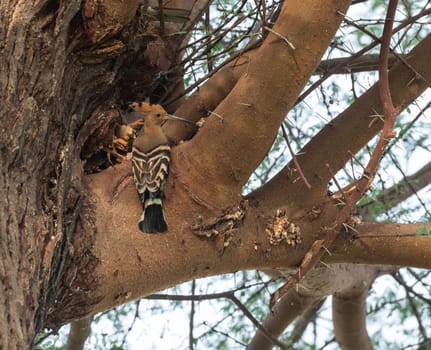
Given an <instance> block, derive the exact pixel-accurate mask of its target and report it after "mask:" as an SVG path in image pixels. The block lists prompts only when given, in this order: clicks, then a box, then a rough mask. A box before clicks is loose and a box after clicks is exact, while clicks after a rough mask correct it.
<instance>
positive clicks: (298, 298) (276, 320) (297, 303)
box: [247, 289, 316, 350]
mask: <svg viewBox="0 0 431 350" xmlns="http://www.w3.org/2000/svg"><path fill="white" fill-rule="evenodd" d="M315 301H316V298H315V297H308V296H304V295H301V294H299V293H298V292H296V291H295V290H294V289H291V290H290V291H289V292H288V293H287V294H286V295H285V296H284V297H283V298H282V299H281V300H280V302H279V303H278V304H277V305H276V307H275V308H274V310H273V311H272V312H270V313H269V314H268V316H267V317H266V318H265V320H264V321H263V323H262V326H263V327H265V329H267V330H268V332H270V333H271V334H273V335H274V336H275V337H279V336H280V335H281V334H282V332H283V331H284V330H285V329H286V328H287V326H288V325H289V324H290V323H291V322H293V321H294V320H295V319H296V318H297V317H298V316H299V315H301V314H302V313H303V312H304V310H306V309H307V308H308V307H309V306H310V305H312V304H313V303H314V302H315ZM272 347H273V343H272V342H271V341H269V340H268V338H267V337H265V336H264V335H263V334H262V332H261V331H257V332H256V334H255V335H254V337H253V339H252V340H251V342H250V343H249V345H248V347H247V349H248V350H270V349H272Z"/></svg>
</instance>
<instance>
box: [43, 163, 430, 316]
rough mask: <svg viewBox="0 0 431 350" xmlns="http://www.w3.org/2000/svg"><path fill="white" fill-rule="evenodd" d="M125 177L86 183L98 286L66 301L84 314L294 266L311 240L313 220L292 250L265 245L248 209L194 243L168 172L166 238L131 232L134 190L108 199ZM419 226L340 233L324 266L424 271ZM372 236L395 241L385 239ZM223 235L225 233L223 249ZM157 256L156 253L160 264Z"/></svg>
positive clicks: (183, 197)
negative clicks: (187, 284) (199, 282)
mask: <svg viewBox="0 0 431 350" xmlns="http://www.w3.org/2000/svg"><path fill="white" fill-rule="evenodd" d="M128 173H130V164H128V162H124V164H122V165H121V166H115V167H113V168H111V169H108V170H106V171H104V172H102V173H99V174H95V175H91V176H89V177H88V178H87V188H88V190H89V191H91V192H90V193H91V194H92V195H91V198H92V199H93V201H94V210H95V212H94V213H93V214H94V216H95V218H96V222H95V226H96V227H97V228H98V232H99V234H98V235H97V238H96V242H95V246H94V248H93V253H94V254H95V255H96V256H97V257H98V259H99V260H100V262H101V264H100V265H98V267H97V269H96V270H95V271H93V273H92V276H93V277H94V278H96V279H97V281H98V284H95V285H93V290H90V291H87V292H86V293H80V289H79V286H75V287H74V289H73V290H70V291H67V297H68V298H67V302H68V303H69V304H71V305H82V304H84V305H85V303H83V300H80V298H85V300H87V299H88V298H90V299H91V300H97V302H96V303H95V305H94V306H91V305H89V306H88V307H89V308H91V310H88V313H94V312H98V311H102V310H106V309H107V308H111V307H113V306H115V305H119V304H122V303H124V302H126V301H130V300H133V299H136V298H139V297H142V296H145V295H149V294H152V293H154V292H156V291H159V290H162V289H164V288H167V287H169V286H172V285H176V284H178V283H181V282H184V281H187V280H191V279H194V278H199V277H203V276H209V275H217V274H222V273H228V272H233V271H238V270H244V269H265V268H275V267H294V266H298V265H299V263H300V261H301V260H302V258H303V255H304V254H305V251H306V250H307V249H308V248H309V247H310V246H311V244H312V242H313V241H314V240H315V239H316V237H315V235H316V233H317V232H318V227H319V222H316V221H313V223H312V224H309V223H307V221H308V219H307V218H304V220H305V221H304V222H300V221H298V222H297V224H298V225H300V226H301V232H302V238H303V243H302V244H299V245H297V246H296V247H295V248H293V247H292V246H290V245H288V244H285V243H284V244H279V245H273V244H270V242H269V239H268V234H267V232H266V231H265V228H266V225H268V222H271V221H270V220H271V216H270V215H271V212H266V213H265V212H262V211H260V210H259V208H253V207H248V208H247V209H246V213H245V219H244V221H243V222H242V223H240V225H239V226H238V229H235V230H232V231H231V232H230V233H226V232H223V231H221V232H220V233H219V234H220V235H219V236H214V237H212V238H206V237H203V238H199V237H197V236H196V235H194V234H193V233H192V231H191V230H190V227H191V226H193V225H196V223H199V222H200V220H201V219H202V218H201V216H200V215H201V213H202V207H201V205H200V204H199V203H196V202H195V201H194V200H193V199H192V198H191V197H190V194H189V193H188V191H187V189H186V188H184V187H183V185H182V184H181V183H180V182H179V181H177V180H176V176H175V174H171V177H170V181H169V182H168V184H167V187H166V198H165V201H164V204H165V213H166V217H167V220H168V224H169V228H170V230H169V232H168V233H167V234H159V235H143V234H142V233H140V232H139V230H138V229H137V218H139V217H140V214H141V207H140V204H139V199H138V195H137V193H136V189H135V188H134V186H129V187H126V189H124V190H123V191H122V192H121V193H119V194H117V195H115V196H114V197H113V195H114V194H115V193H116V191H117V190H116V189H118V188H119V187H118V183H119V180H120V179H123V178H124V176H125V175H126V174H128ZM89 214H90V213H89ZM207 219H208V218H207ZM214 219H216V218H214ZM422 227H423V225H419V224H418V225H394V224H392V225H391V224H379V225H361V226H360V227H359V228H358V229H359V231H360V232H361V233H373V235H372V236H365V235H360V236H358V237H356V236H354V239H353V241H352V235H350V234H346V233H342V234H341V235H340V237H339V239H338V241H337V242H336V244H335V246H334V250H333V251H332V255H331V256H328V257H326V258H327V260H328V261H331V262H357V263H364V264H367V263H371V264H393V265H405V266H415V267H428V268H431V240H430V239H428V238H425V237H418V236H416V235H415V233H416V229H418V228H422ZM427 227H428V229H429V228H431V225H430V224H427ZM380 232H382V233H383V234H386V235H389V234H392V235H395V236H388V237H386V236H385V235H383V234H380ZM376 233H377V234H376ZM405 233H407V234H408V235H407V236H406V235H404V234H405ZM224 234H228V235H231V236H230V240H229V243H228V244H227V246H226V245H225V242H226V241H225V236H224ZM364 247H365V248H364ZM160 252H163V258H162V259H161V258H160ZM70 316H71V315H68V314H67V313H66V312H64V308H62V307H61V305H60V304H59V305H58V306H57V314H56V315H52V316H51V317H52V318H53V319H56V320H57V322H61V321H60V320H63V321H68V319H67V318H68V317H70ZM82 316H84V315H82Z"/></svg>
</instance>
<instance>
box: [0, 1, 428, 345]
mask: <svg viewBox="0 0 431 350" xmlns="http://www.w3.org/2000/svg"><path fill="white" fill-rule="evenodd" d="M192 3H195V2H193V1H182V2H178V6H182V7H183V8H184V9H187V10H190V11H191V13H199V11H202V8H204V7H205V3H206V2H197V3H199V9H197V8H195V9H193V8H192V6H191V5H190V4H192ZM349 5H350V1H347V0H331V1H326V2H324V3H316V2H315V1H312V0H301V1H300V0H292V1H286V2H285V3H284V5H283V8H282V11H281V13H280V16H279V19H278V21H277V23H276V25H275V26H274V28H273V30H274V31H275V32H277V33H278V34H279V35H281V36H284V37H287V38H288V39H289V41H291V42H292V43H294V44H295V47H296V49H295V50H293V49H292V48H291V47H290V46H289V45H287V44H286V42H285V41H284V40H282V39H281V38H280V36H279V35H275V34H273V33H270V34H269V35H268V36H267V38H266V40H265V41H264V42H263V44H262V45H261V47H259V48H257V49H255V50H253V51H252V52H249V53H247V54H245V55H243V57H241V58H240V59H239V60H238V61H235V62H233V63H232V64H231V65H230V66H228V67H226V68H225V70H223V71H221V72H219V73H218V74H217V75H215V76H214V77H213V78H212V79H210V80H209V81H208V83H207V84H206V85H205V86H204V87H203V88H202V89H201V91H200V92H199V93H198V94H197V95H196V96H195V97H192V98H190V99H188V100H186V101H180V102H178V105H179V108H178V110H177V114H178V115H180V116H184V117H187V116H190V118H192V119H195V120H197V119H199V118H200V117H202V116H204V115H205V114H206V113H207V112H208V110H211V111H214V113H215V114H214V115H211V116H210V117H209V118H207V121H206V123H205V124H204V126H203V128H201V129H200V130H199V131H198V132H197V134H196V135H195V136H194V137H193V138H192V140H190V141H188V142H185V143H184V144H181V145H179V146H178V147H176V148H174V150H173V163H172V171H171V175H170V178H169V182H168V184H167V188H166V200H165V207H166V214H167V218H168V222H169V227H170V230H169V233H167V234H166V235H142V234H141V233H140V232H138V230H137V226H136V222H137V218H139V216H140V210H141V207H140V204H139V200H138V197H137V194H136V191H135V189H134V187H133V186H128V187H125V188H123V187H122V185H121V184H122V183H123V180H124V179H125V178H126V177H127V176H128V175H130V164H129V163H128V162H123V163H122V164H120V165H116V166H110V167H108V168H107V169H98V170H97V171H95V172H96V173H94V174H91V175H84V167H85V166H88V164H90V163H91V162H95V163H91V168H92V169H93V170H95V169H97V166H96V165H97V164H99V163H100V164H101V165H103V164H105V166H106V159H104V160H103V161H100V159H99V160H97V159H96V158H97V157H96V156H95V155H96V154H99V153H100V148H102V147H104V148H107V147H109V146H110V143H111V141H112V136H113V133H114V131H115V126H116V125H117V124H118V123H120V122H121V115H120V113H119V111H118V109H116V108H112V106H118V105H119V104H121V103H123V102H124V101H127V100H130V99H136V98H142V97H145V96H153V97H160V96H161V90H160V89H162V87H163V86H166V84H169V80H168V81H160V80H155V79H154V76H155V75H156V73H158V72H160V71H166V70H169V69H170V68H172V67H175V66H176V63H177V62H178V59H179V57H178V55H180V53H179V52H177V51H178V50H177V49H178V47H179V46H180V45H181V43H182V39H183V38H181V37H178V38H176V37H175V36H168V35H166V36H163V34H166V33H167V31H169V30H170V29H169V26H167V27H163V28H162V27H160V24H159V22H158V20H155V19H154V18H150V17H151V14H148V13H146V12H145V11H143V9H140V8H138V2H137V1H128V2H116V1H108V0H106V1H92V0H83V1H79V0H75V1H60V2H58V1H51V0H35V1H32V2H28V1H23V0H11V1H3V2H1V7H0V23H1V24H0V40H1V44H0V61H1V62H3V64H2V66H1V68H0V101H1V104H2V108H1V109H0V121H1V125H2V133H1V136H0V151H1V158H0V162H1V164H0V165H1V167H0V181H1V186H0V191H1V198H2V200H1V201H0V235H1V237H0V242H1V247H0V276H1V293H0V298H1V301H0V347H1V348H5V349H14V348H28V346H29V345H31V344H32V341H33V338H34V335H35V332H37V331H38V330H40V329H41V328H42V327H45V326H49V327H53V328H57V327H59V326H60V325H62V324H64V323H66V322H69V321H71V320H74V319H78V318H81V317H84V316H87V315H90V314H92V313H95V312H97V311H101V310H106V309H108V308H111V307H113V306H115V305H118V304H121V303H124V302H126V301H129V300H132V299H134V298H138V297H140V296H144V295H148V294H150V293H153V292H155V291H157V290H161V289H163V288H166V287H168V286H172V285H175V284H177V283H179V282H182V281H186V280H189V279H192V278H197V277H202V276H208V275H214V274H220V273H226V272H231V271H236V270H240V269H251V268H254V269H268V268H278V267H295V266H298V265H299V264H300V262H301V260H302V259H303V257H304V254H305V253H306V252H307V250H308V249H309V247H310V246H311V245H312V243H313V241H315V240H316V239H318V238H319V236H320V235H321V233H322V227H325V226H330V225H331V223H332V222H333V220H334V218H335V216H336V214H337V209H336V208H335V206H334V205H333V203H332V201H331V198H329V197H327V194H326V186H327V183H328V181H329V180H330V175H329V174H328V172H325V170H324V169H325V168H324V164H325V162H327V160H328V159H331V164H330V165H331V167H332V169H333V171H337V170H338V169H340V168H341V167H342V166H343V165H344V164H345V162H346V161H347V160H348V159H349V158H350V157H351V153H355V152H356V151H358V150H359V149H360V148H362V147H364V146H365V145H366V144H367V142H368V141H369V139H370V138H372V137H373V136H374V135H375V134H376V133H378V132H379V130H380V128H381V124H379V123H378V122H376V123H374V124H373V126H372V127H368V124H369V119H368V116H369V115H371V114H374V113H375V111H376V110H377V111H378V110H379V108H380V107H379V100H378V94H377V92H376V89H374V88H372V89H370V90H369V91H368V92H367V93H366V94H365V95H364V96H362V97H361V98H360V99H359V100H358V101H357V102H356V103H354V104H353V105H352V107H351V108H350V109H348V110H346V111H345V112H344V113H343V114H342V115H340V116H339V117H338V118H337V119H336V120H335V121H334V123H332V124H331V125H328V126H327V127H326V128H324V129H323V130H322V132H321V133H319V134H318V135H317V136H316V137H315V138H314V139H313V140H312V141H311V142H310V143H309V145H307V146H306V147H305V148H304V152H305V154H304V155H303V156H301V157H300V158H299V161H300V164H301V167H302V169H303V171H304V172H305V175H306V177H307V179H308V180H309V181H310V182H311V184H312V188H311V189H310V190H308V189H306V188H305V186H304V185H303V183H302V181H296V175H295V169H294V168H293V166H292V165H289V166H288V167H286V169H285V170H283V171H282V172H281V173H280V174H279V175H278V176H276V177H275V178H274V179H273V180H272V181H270V182H269V183H268V184H267V185H266V186H264V187H263V188H261V189H259V190H258V191H256V192H254V193H252V194H251V195H250V196H248V198H242V197H241V188H242V186H243V185H244V183H245V182H246V181H247V179H248V177H249V176H250V174H251V173H252V171H253V170H254V169H255V167H256V166H257V165H258V164H259V162H260V161H261V160H262V158H263V157H264V156H265V154H266V153H267V151H268V149H269V147H270V146H271V144H272V142H273V139H274V137H275V135H276V132H277V130H278V128H279V126H280V124H281V123H282V121H283V119H284V116H285V115H286V113H287V111H288V110H289V109H290V108H291V107H292V106H293V105H294V103H295V101H296V99H297V97H298V95H299V93H300V91H301V90H302V88H303V87H304V85H305V83H306V82H307V79H308V78H309V76H310V75H311V74H312V73H313V72H314V70H315V69H316V67H317V66H318V64H319V61H320V59H321V56H322V55H323V53H324V51H325V49H326V48H327V46H328V45H329V43H330V41H331V39H332V37H333V35H334V33H335V32H336V30H337V28H338V26H339V24H340V23H341V21H342V19H343V18H342V15H341V13H346V10H347V8H348V6H349ZM193 11H195V12H193ZM430 38H431V37H430V36H429V37H427V38H426V39H425V40H423V42H422V43H420V44H419V45H418V46H417V48H415V50H413V51H412V53H411V55H410V56H409V58H408V59H409V63H410V65H412V66H413V67H414V68H415V69H416V70H417V71H418V72H420V75H418V74H416V73H415V72H412V71H411V70H410V68H409V67H406V66H404V65H403V64H400V63H398V64H396V65H394V67H393V68H392V70H391V74H393V75H396V76H397V79H396V80H393V81H392V85H391V89H392V92H393V98H394V103H396V104H398V105H399V106H400V107H405V106H406V105H408V104H409V103H410V102H411V101H412V100H413V99H414V98H416V97H417V96H419V95H420V93H421V92H423V91H424V90H425V88H426V87H427V84H428V83H427V81H429V80H431V79H430V71H429V70H425V69H424V67H427V63H428V62H429V60H430V58H431V51H430V47H431V45H430V44H429V42H430V40H431V39H430ZM274 52H275V53H277V54H276V55H275V54H274ZM173 72H174V73H173V74H174V76H173V77H170V78H169V79H172V81H171V83H172V85H175V88H173V89H172V92H171V93H172V94H174V95H175V94H176V93H178V92H179V91H181V89H182V87H181V82H179V83H178V78H179V77H180V73H181V71H180V70H173ZM423 77H425V79H427V81H424V79H423ZM226 78H228V79H230V81H229V83H228V84H226V85H225V84H224V82H225V80H224V79H226ZM217 79H219V80H217ZM218 82H220V84H221V85H222V88H221V89H218V84H219V83H218ZM162 90H163V89H162ZM174 107H175V106H171V108H174ZM220 116H221V118H220ZM166 131H167V133H168V134H169V135H170V136H171V137H172V139H176V140H182V139H184V138H186V137H190V130H187V128H185V127H184V126H178V125H177V124H174V123H171V124H167V125H166ZM359 131H360V133H359ZM358 134H359V135H361V137H352V135H356V136H357V135H358ZM334 139H336V140H338V142H337V144H336V145H334V143H333V140H334ZM95 159H96V161H95ZM98 161H99V163H98ZM95 164H96V165H95ZM209 183H210V184H211V185H210V186H208V184H209ZM279 209H280V210H281V211H280V210H279ZM277 220H284V222H285V223H289V224H290V223H291V224H292V225H293V226H294V227H295V228H296V231H295V232H296V234H297V235H296V237H293V236H292V237H291V238H292V240H294V241H295V240H296V244H295V246H294V245H293V244H290V245H289V244H286V242H281V243H282V244H275V243H274V242H272V243H271V242H270V239H269V238H270V237H269V236H268V232H269V233H270V235H273V237H272V238H274V235H275V230H276V226H277V225H276V224H275V222H276V221H277ZM422 226H423V225H419V224H417V225H397V224H372V223H370V224H361V225H358V227H357V228H356V229H357V231H358V232H359V234H353V233H352V232H351V233H350V234H346V233H343V234H340V235H339V237H338V238H337V240H336V242H335V244H334V246H333V247H331V251H332V254H331V255H330V256H326V257H325V260H326V261H327V262H330V263H345V262H350V263H363V264H389V265H405V266H417V267H426V268H431V265H430V264H431V255H430V254H431V253H430V252H431V243H430V240H427V239H426V238H424V237H418V236H416V235H415V233H416V230H417V229H418V228H419V227H422ZM428 227H429V225H428ZM394 236H396V237H397V239H396V240H395V239H394ZM299 238H300V239H299ZM364 247H365V248H364ZM408 248H410V249H408ZM360 296H362V294H360Z"/></svg>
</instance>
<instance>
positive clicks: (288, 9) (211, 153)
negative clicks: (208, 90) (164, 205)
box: [178, 0, 350, 202]
mask: <svg viewBox="0 0 431 350" xmlns="http://www.w3.org/2000/svg"><path fill="white" fill-rule="evenodd" d="M349 4H350V1H332V2H331V3H330V4H328V3H325V4H323V3H322V4H319V5H317V4H316V2H315V1H311V0H307V1H299V0H295V1H288V2H285V3H284V5H283V9H282V12H281V14H280V16H279V18H278V20H277V23H276V25H275V26H274V28H273V30H274V31H276V32H277V33H279V34H280V35H283V36H285V37H288V38H289V41H290V42H292V43H293V44H294V45H295V47H296V49H295V50H292V49H291V48H290V47H289V46H288V45H287V44H286V43H285V41H283V40H281V39H280V38H279V37H278V36H276V35H274V34H272V33H270V34H269V35H268V37H267V38H266V40H265V41H264V42H263V44H262V46H260V47H259V48H258V49H257V51H256V54H255V55H253V57H252V58H251V60H250V63H249V65H248V67H247V70H246V73H245V74H244V75H243V76H242V77H241V79H240V80H239V81H238V83H237V84H236V85H235V88H234V89H233V90H232V91H231V93H230V94H229V95H228V96H227V97H226V98H225V99H224V100H223V102H222V103H220V104H219V105H218V107H217V109H216V110H215V112H216V113H217V114H218V115H221V116H223V121H220V120H219V118H214V117H213V116H211V117H209V118H208V120H207V121H206V123H205V125H204V127H203V128H202V129H201V130H200V131H199V132H198V134H197V135H196V136H195V137H194V138H193V140H192V141H191V142H188V143H186V144H184V145H182V146H181V147H178V151H179V152H181V153H183V154H184V156H183V157H181V158H182V162H183V163H185V165H186V166H185V167H186V168H195V167H197V166H199V168H200V169H201V172H203V173H210V174H211V175H212V178H213V179H214V181H213V184H214V186H212V189H211V192H210V193H207V194H203V197H205V198H206V199H207V202H208V201H214V200H215V198H217V197H218V201H221V202H226V200H225V198H223V195H224V196H226V195H227V194H226V188H229V189H230V190H229V191H228V192H229V193H230V194H231V195H230V196H229V197H228V198H229V200H228V202H229V201H232V200H233V199H237V197H238V193H239V192H240V191H241V187H242V186H243V185H244V184H245V182H246V181H247V180H248V178H249V176H250V174H251V173H252V172H253V171H254V170H255V168H256V167H257V165H258V164H259V162H260V161H261V160H262V158H263V157H264V156H265V154H266V153H267V151H268V149H269V147H270V146H271V144H272V142H273V140H274V137H275V135H276V133H277V130H278V128H279V126H280V125H281V123H282V121H283V119H284V117H285V114H286V112H287V111H288V109H289V108H290V107H291V106H293V104H294V102H295V101H296V98H297V95H298V94H299V92H300V90H302V88H303V86H304V85H305V83H306V81H307V80H308V78H309V76H310V75H311V74H312V73H313V72H314V70H315V67H316V66H317V64H318V63H319V61H320V58H321V56H322V55H323V53H324V50H325V49H326V47H327V45H328V43H329V41H330V40H331V39H332V37H333V35H334V33H335V31H336V30H337V28H338V26H339V24H340V22H341V20H342V16H341V15H339V14H337V12H336V11H337V10H340V11H345V10H346V9H347V7H348V5H349ZM310 9H311V10H310ZM322 34H323V35H322ZM299 43H301V44H299ZM275 50H279V51H280V52H281V53H282V54H280V55H277V56H274V55H272V54H271V53H272V52H274V51H275ZM310 53H312V54H310ZM297 62H301V65H298V64H297ZM274 84H276V86H274ZM269 115H271V118H268V116H269ZM256 125H258V126H259V127H258V132H256ZM215 160H216V161H215ZM195 180H196V181H193V183H196V184H202V183H201V182H202V180H201V179H200V178H196V179H195ZM209 198H210V199H209Z"/></svg>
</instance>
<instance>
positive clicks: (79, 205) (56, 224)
mask: <svg viewBox="0 0 431 350" xmlns="http://www.w3.org/2000/svg"><path fill="white" fill-rule="evenodd" d="M186 3H187V2H186ZM188 3H190V2H188ZM137 6H138V2H137V1H128V2H124V3H123V2H122V3H118V2H116V1H114V2H112V1H109V0H106V1H97V2H96V1H92V0H86V1H79V0H78V1H76V0H75V1H61V2H57V1H49V0H44V1H42V0H38V1H33V2H29V1H22V0H15V1H9V2H6V3H4V2H2V4H1V7H0V23H1V26H0V41H1V43H0V61H1V62H2V64H1V68H0V101H1V102H0V103H1V109H0V121H1V125H2V132H1V135H0V150H1V158H0V162H1V163H0V165H1V168H0V183H1V186H0V191H1V198H2V200H1V201H0V227H1V228H0V235H1V237H0V241H1V249H0V263H1V265H0V266H1V267H0V276H1V282H0V283H1V293H0V295H1V297H0V298H1V302H0V315H1V316H0V348H2V349H18V348H19V349H24V348H28V346H29V344H31V343H32V341H33V339H34V336H35V332H37V331H38V330H40V329H41V327H43V326H44V325H45V318H46V314H47V312H48V311H49V310H50V309H51V308H54V307H55V304H56V303H57V302H58V300H56V298H57V293H58V291H59V288H60V286H62V285H64V284H68V285H69V287H70V286H72V288H73V285H74V283H76V282H77V281H79V285H80V288H81V289H82V287H83V286H86V285H87V286H88V288H91V287H94V286H93V285H92V282H93V281H92V279H91V271H92V269H93V268H94V266H95V265H96V264H97V259H96V258H94V257H93V256H92V254H91V253H89V249H90V247H91V245H92V243H91V242H92V240H93V239H94V235H93V233H94V227H93V226H92V221H91V204H90V203H88V201H87V200H86V199H85V197H86V196H85V191H84V190H83V188H82V187H81V183H82V175H83V166H82V162H81V159H80V156H81V157H84V158H89V157H90V156H91V155H92V154H93V153H94V152H96V151H99V149H100V148H101V147H104V146H105V145H107V144H110V143H111V141H112V138H110V137H112V132H113V131H110V132H111V134H109V133H108V135H103V137H104V138H103V139H99V138H98V135H99V134H97V133H96V134H94V132H95V131H96V130H97V129H98V128H100V127H104V128H105V129H106V130H111V129H113V128H112V126H113V125H115V123H118V122H119V121H120V115H119V112H118V111H117V110H115V109H114V110H112V109H111V108H112V107H111V105H112V103H111V101H113V100H114V99H115V100H116V101H121V100H123V101H126V100H128V99H130V98H131V96H137V95H141V96H146V95H150V94H151V93H152V92H153V91H154V90H156V88H157V86H158V85H159V84H160V82H158V81H155V80H154V78H153V77H154V76H155V73H156V72H158V71H160V70H161V69H162V68H166V67H169V66H171V65H173V64H174V63H175V62H177V60H178V58H177V56H178V55H177V53H176V46H177V45H179V43H180V38H178V39H175V40H173V39H166V40H161V39H160V36H159V32H160V28H157V27H151V26H149V27H145V28H142V27H140V25H141V24H142V20H143V19H146V23H149V20H148V18H147V17H146V14H145V13H142V12H140V11H139V12H138V15H137V16H135V14H136V11H137ZM132 20H133V21H132ZM131 21H132V22H131ZM126 25H129V26H130V27H131V30H130V31H128V32H123V34H122V36H120V37H119V36H118V33H119V32H120V31H121V30H122V29H123V28H124V27H125V26H126ZM167 34H169V32H168V33H167ZM149 44H152V45H153V48H152V49H151V50H150V51H148V50H147V49H148V48H149V47H150V46H151V45H149ZM126 45H129V46H132V47H134V50H133V52H132V53H129V54H128V55H127V56H125V55H124V51H125V47H126ZM154 45H156V48H157V52H158V55H159V56H158V58H156V59H154V57H153V56H151V54H152V52H154ZM130 62H135V63H134V64H133V65H131V64H130ZM138 73H139V74H138ZM174 78H175V77H174ZM138 80H139V81H140V82H141V84H142V82H144V83H146V85H145V86H141V85H139V86H137V84H134V81H138ZM126 87H127V88H126ZM137 91H139V93H137ZM99 106H105V107H104V108H103V107H102V108H100V107H99ZM96 107H99V108H98V109H97V110H96ZM108 109H110V111H108V112H106V113H105V110H108ZM95 110H96V111H95ZM88 145H90V146H91V147H88ZM84 146H86V147H84ZM83 152H84V153H83ZM85 152H87V153H85ZM92 152H93V153H92ZM103 161H105V162H106V159H103ZM78 222H79V227H80V228H81V229H77V223H78ZM75 232H76V233H75ZM79 233H82V235H79ZM72 242H73V248H72ZM81 248H82V249H81ZM77 262H79V266H80V268H81V272H80V274H79V275H78V276H77V274H76V271H77V267H75V268H73V265H72V268H67V269H65V266H70V264H71V263H75V264H76V263H77ZM66 270H67V274H65V271H66ZM85 271H87V272H88V275H86V274H85ZM81 292H83V293H85V288H84V289H83V290H81ZM92 302H94V301H92V300H88V303H90V304H91V303H92ZM81 306H82V305H81ZM75 309H76V311H77V312H78V313H77V315H78V316H79V305H75Z"/></svg>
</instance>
